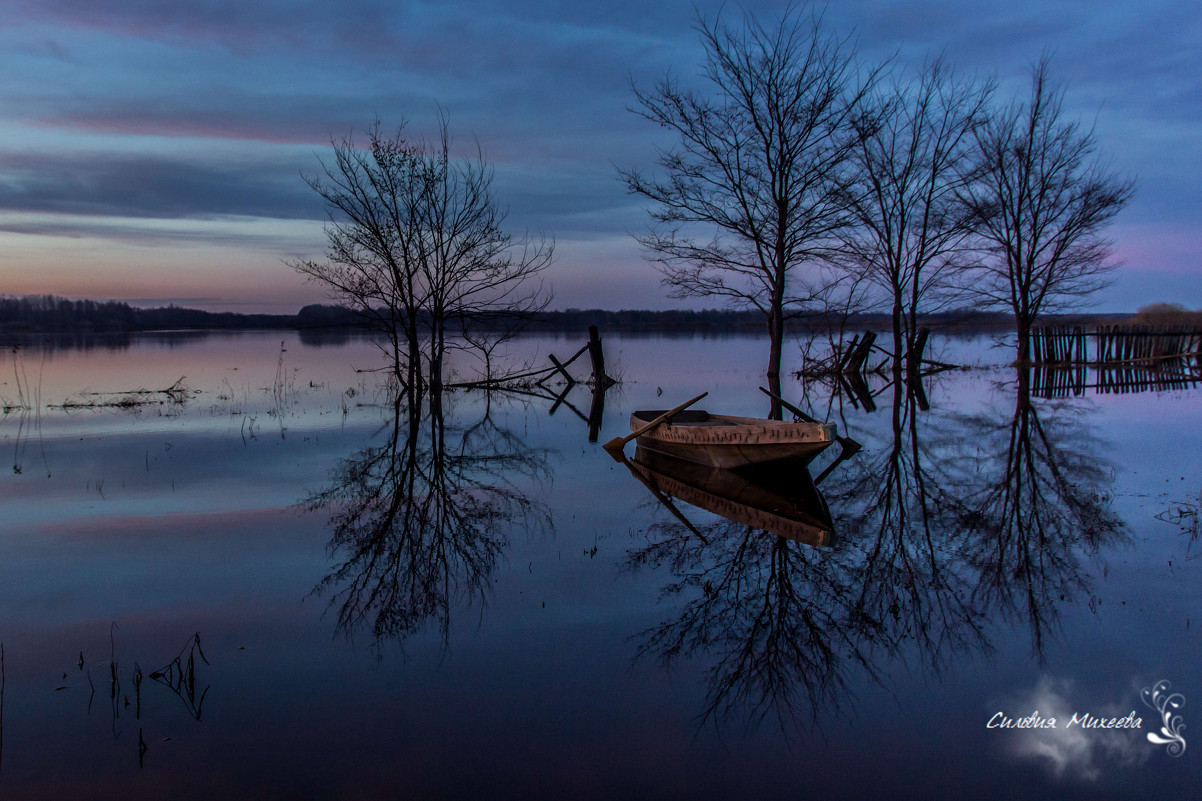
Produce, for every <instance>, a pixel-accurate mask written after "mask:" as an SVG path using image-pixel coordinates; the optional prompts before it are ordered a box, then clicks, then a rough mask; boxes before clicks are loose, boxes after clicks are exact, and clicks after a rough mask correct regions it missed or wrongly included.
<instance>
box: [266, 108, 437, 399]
mask: <svg viewBox="0 0 1202 801" xmlns="http://www.w3.org/2000/svg"><path fill="white" fill-rule="evenodd" d="M367 135H368V146H367V148H366V149H363V148H361V147H359V146H358V145H356V143H355V141H354V139H353V138H352V137H349V136H348V137H344V138H343V139H342V140H340V141H335V142H331V145H332V147H333V151H334V152H333V157H332V159H331V160H329V161H326V160H322V161H321V173H320V174H319V175H317V176H312V177H306V178H305V182H306V183H308V184H309V186H310V187H311V188H312V189H313V191H315V192H316V193H317V194H318V195H319V196H320V197H321V199H322V200H323V201H325V204H326V213H327V216H328V220H329V222H328V223H327V225H326V240H327V244H328V247H327V250H326V259H325V261H313V260H299V261H293V262H289V266H291V267H292V268H293V269H295V270H296V271H297V272H299V273H301V274H303V275H306V276H308V277H309V278H310V279H311V280H314V281H316V282H318V283H321V284H324V285H325V289H326V294H327V295H328V296H329V297H330V298H331V299H332V300H334V301H336V302H338V303H339V304H341V305H343V306H346V307H348V308H351V309H354V310H355V311H357V312H358V313H359V314H360V316H361V317H362V318H363V319H364V320H366V321H367V322H368V323H369V324H370V325H371V326H372V327H373V328H375V329H376V330H379V331H381V332H382V333H384V334H385V335H386V336H387V337H388V345H389V351H390V356H391V357H392V359H393V367H394V369H395V370H396V372H397V373H398V375H399V374H400V372H401V367H402V365H406V366H407V367H408V368H409V370H410V375H409V378H410V380H411V381H412V380H413V379H414V378H416V375H417V373H416V371H419V370H420V367H421V360H420V347H419V332H418V325H419V320H420V313H421V312H420V310H421V309H422V307H423V306H424V305H425V300H426V294H427V293H426V291H425V288H424V285H423V282H422V275H421V265H422V261H423V243H422V236H421V230H420V225H421V220H420V218H419V217H418V215H417V214H416V213H415V212H416V210H417V209H419V208H421V206H422V205H423V203H424V200H423V198H424V196H425V195H426V193H427V189H426V186H427V184H428V183H429V178H428V175H427V172H428V171H427V169H426V165H425V163H424V159H423V157H422V152H421V148H420V146H418V145H416V144H414V143H411V142H409V141H408V140H406V139H405V137H404V135H403V129H399V130H397V132H396V133H395V134H393V135H391V136H390V135H386V134H385V133H384V132H383V130H382V128H381V125H380V123H379V121H378V120H377V121H376V122H375V123H374V124H373V125H371V126H370V127H369V128H368V131H367Z"/></svg>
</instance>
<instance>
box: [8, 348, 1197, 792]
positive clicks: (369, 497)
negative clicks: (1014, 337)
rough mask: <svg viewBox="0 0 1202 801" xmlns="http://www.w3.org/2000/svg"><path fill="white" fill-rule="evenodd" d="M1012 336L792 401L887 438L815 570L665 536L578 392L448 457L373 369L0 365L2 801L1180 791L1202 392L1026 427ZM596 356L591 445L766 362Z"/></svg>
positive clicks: (175, 356)
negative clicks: (7, 462)
mask: <svg viewBox="0 0 1202 801" xmlns="http://www.w3.org/2000/svg"><path fill="white" fill-rule="evenodd" d="M583 343H584V336H583V335H581V336H579V337H570V336H563V335H547V336H531V337H527V338H524V339H521V340H518V341H517V342H516V343H514V344H513V346H512V348H511V351H512V354H511V355H512V357H513V358H514V359H517V360H522V361H526V360H528V361H531V362H533V363H535V364H537V365H539V366H541V365H543V364H545V363H546V362H547V356H548V354H552V353H554V354H555V355H557V356H558V357H559V358H561V359H562V358H565V357H567V356H569V355H571V354H572V353H573V352H575V351H576V350H577V348H578V347H579V346H580V345H582V344H583ZM1003 344H1004V343H999V342H997V341H995V339H993V338H990V337H978V338H963V339H948V338H938V337H936V338H935V341H934V348H935V354H936V356H937V357H938V358H939V359H940V360H941V361H946V362H949V363H955V364H959V365H966V366H969V367H971V369H961V370H950V371H946V372H942V373H939V374H937V375H932V376H929V377H927V378H926V379H925V380H924V382H923V387H922V388H923V395H922V397H920V398H916V397H915V396H914V395H913V394H910V395H907V394H906V393H905V392H904V391H899V390H898V388H897V387H895V386H891V385H889V383H888V381H887V380H886V379H885V378H884V377H879V376H877V377H873V378H872V379H871V380H870V381H869V386H868V391H869V392H870V393H871V395H872V397H871V398H870V399H869V401H870V402H869V403H868V404H865V403H864V400H865V397H864V396H863V395H860V396H859V397H857V396H856V395H854V394H850V393H849V392H848V391H847V390H846V388H844V389H842V390H839V389H837V388H836V387H834V386H833V385H831V384H829V383H826V384H824V383H822V382H819V381H813V382H808V387H806V388H805V390H804V391H803V386H802V382H801V381H799V380H798V379H796V378H790V379H789V380H787V381H786V383H785V394H786V395H787V397H788V398H789V399H790V400H791V401H794V402H800V403H801V404H802V405H804V406H805V407H806V408H807V409H808V410H809V411H810V412H811V413H812V414H814V415H815V416H818V417H821V418H823V419H830V420H831V421H833V422H836V423H838V425H839V430H840V433H841V434H846V435H848V436H851V437H853V438H854V439H855V440H857V441H858V442H860V443H861V444H862V445H863V450H862V451H860V452H859V453H858V454H856V455H855V456H853V457H852V458H850V459H848V460H846V461H844V462H842V463H840V464H838V465H836V466H835V467H834V468H833V469H831V470H829V471H827V470H826V468H827V467H829V466H830V465H831V463H832V462H833V461H834V457H835V456H836V455H837V451H838V448H837V447H833V448H831V449H829V451H828V452H827V453H825V454H823V455H822V456H821V457H820V458H819V459H818V460H817V461H816V462H815V463H814V464H813V465H812V466H811V474H812V477H814V478H818V477H819V476H821V480H820V481H819V482H818V484H817V489H818V490H819V492H820V493H821V496H822V500H823V501H824V503H825V506H826V510H825V511H827V512H829V519H830V528H831V530H832V536H831V538H830V544H829V545H821V546H813V545H809V544H804V543H801V542H797V541H794V540H790V539H784V538H781V537H778V536H776V535H774V534H771V533H766V532H764V531H759V530H755V529H752V528H749V527H748V526H747V525H745V524H742V523H739V522H732V521H729V520H726V519H724V518H721V517H719V516H717V515H715V514H713V513H712V512H708V511H705V510H703V509H699V508H696V507H694V506H691V505H690V504H688V503H686V502H684V501H679V502H677V503H676V504H675V505H674V508H675V511H676V512H677V513H679V516H678V515H677V514H674V513H673V511H672V510H671V509H668V508H666V507H665V506H664V505H662V504H661V503H659V502H658V501H657V500H656V497H655V495H654V494H653V493H652V492H651V491H649V489H648V488H647V487H646V486H645V485H644V484H643V483H641V482H640V481H639V480H637V479H636V478H635V476H633V475H632V473H631V472H630V471H629V470H628V469H626V468H625V467H624V466H623V465H622V464H619V463H617V462H615V461H614V460H613V459H611V458H610V457H609V455H608V454H607V453H606V452H605V451H604V450H603V449H602V448H601V446H600V445H599V444H598V443H596V442H590V441H589V438H588V424H587V422H586V420H585V419H584V418H585V417H587V415H588V413H589V409H590V401H591V398H590V393H589V389H588V387H586V386H583V385H578V386H577V387H575V388H573V389H572V390H571V391H570V392H568V393H567V395H566V396H565V397H564V398H563V399H562V401H561V402H558V403H557V402H556V400H555V398H554V397H534V396H522V395H507V394H501V393H493V394H491V395H486V394H485V393H482V392H476V391H459V392H452V393H448V394H447V395H446V397H445V398H444V401H443V409H442V413H441V424H440V425H437V426H434V425H432V424H431V422H430V420H429V419H428V417H427V416H423V417H421V418H420V419H413V420H408V419H407V411H408V409H407V408H402V407H401V406H397V405H396V404H394V403H393V402H392V399H391V398H390V396H389V393H388V392H387V391H385V390H384V389H382V387H381V384H380V382H379V380H378V379H377V378H376V376H375V374H373V373H370V372H364V370H368V369H370V368H373V367H375V366H376V365H378V364H379V363H380V362H381V357H380V354H379V352H378V350H377V349H376V348H375V347H374V345H373V344H372V343H371V342H370V340H368V339H365V338H355V337H349V338H348V337H343V338H336V339H334V340H330V339H322V338H316V339H314V338H308V337H303V336H299V335H297V334H294V333H279V332H274V333H241V334H197V335H192V334H172V335H143V336H135V337H130V338H116V339H113V338H103V337H94V338H93V337H77V338H70V339H67V340H64V339H54V338H45V339H30V340H25V341H22V343H21V345H20V347H19V348H18V349H17V350H16V351H14V350H13V348H12V346H11V344H9V345H7V346H6V347H5V349H4V351H3V354H4V357H5V359H4V362H3V363H0V404H2V405H3V406H4V407H5V411H4V412H3V413H0V448H3V451H4V453H5V457H6V458H8V459H11V469H5V470H4V471H3V478H2V479H0V503H2V504H3V505H2V508H3V521H2V523H0V644H2V648H3V650H2V654H3V656H2V659H0V667H2V671H0V672H2V683H0V727H2V728H0V793H2V794H3V795H5V796H6V797H10V798H67V797H71V798H123V799H125V798H131V797H132V798H150V797H155V798H260V799H268V798H329V799H336V798H411V797H412V798H444V797H446V798H466V797H472V796H477V795H479V794H487V796H488V797H502V798H540V797H555V798H617V797H621V798H669V797H684V796H687V797H690V798H751V797H766V796H769V795H770V794H771V795H775V796H781V797H789V798H797V797H808V796H810V795H814V796H819V797H824V798H856V797H864V794H865V793H867V792H870V791H874V790H875V791H880V790H891V791H893V794H894V795H898V794H900V795H901V796H902V797H921V796H925V797H938V796H942V795H948V796H951V797H969V796H971V797H974V798H986V799H987V798H1028V797H1064V798H1145V797H1146V798H1172V797H1178V798H1185V797H1191V796H1192V795H1193V794H1194V793H1195V792H1196V788H1197V787H1198V786H1200V785H1202V742H1199V743H1190V744H1189V747H1186V748H1185V750H1184V751H1183V752H1181V753H1180V754H1179V755H1177V756H1174V755H1173V754H1174V753H1176V750H1174V749H1179V747H1181V746H1185V745H1186V744H1187V743H1188V741H1189V740H1190V739H1191V735H1190V732H1191V731H1193V730H1195V729H1196V728H1199V727H1198V726H1197V724H1195V721H1202V681H1200V679H1202V672H1200V670H1199V665H1202V642H1200V636H1199V635H1200V633H1202V609H1200V604H1199V601H1200V600H1202V561H1199V560H1198V558H1197V557H1198V555H1199V554H1200V553H1202V542H1198V541H1197V533H1198V514H1199V505H1200V504H1202V428H1200V427H1199V425H1198V420H1199V419H1200V413H1202V390H1200V389H1198V388H1196V387H1190V386H1183V387H1177V388H1165V387H1160V388H1157V387H1151V388H1148V389H1146V390H1143V391H1123V392H1117V391H1106V390H1104V389H1101V388H1099V387H1100V386H1102V385H1105V384H1106V383H1107V382H1108V381H1109V380H1110V379H1109V378H1107V377H1106V376H1099V375H1097V374H1095V373H1094V372H1093V371H1092V370H1091V371H1088V372H1087V373H1085V374H1084V375H1083V376H1078V377H1074V378H1073V379H1072V380H1073V381H1074V382H1075V383H1076V384H1077V385H1078V387H1077V388H1076V389H1075V390H1074V389H1073V388H1069V389H1067V390H1065V391H1060V390H1057V391H1054V392H1045V391H1043V387H1044V386H1045V385H1046V382H1044V383H1040V382H1039V381H1036V386H1035V388H1034V389H1033V390H1032V391H1031V393H1030V397H1029V398H1028V399H1023V398H1022V397H1020V396H1019V394H1018V393H1019V389H1018V383H1019V382H1018V381H1017V380H1016V373H1015V371H1014V369H1013V368H1011V367H1007V366H1005V365H1006V363H1007V362H1008V361H1009V360H1010V359H1011V358H1012V351H1011V350H1009V349H1007V348H1005V347H1004V346H1003ZM605 347H606V356H607V359H608V360H609V365H610V368H611V369H610V372H611V373H615V374H616V375H618V376H620V377H621V379H622V383H621V384H619V385H618V386H616V387H613V388H611V389H610V390H609V391H608V392H607V393H606V396H605V398H604V416H603V418H602V425H601V429H600V433H599V441H600V442H605V441H606V440H609V439H610V438H612V437H616V436H622V435H625V434H626V433H628V432H629V425H628V419H629V415H630V412H631V411H632V410H635V409H643V408H664V407H668V406H673V405H675V404H676V403H679V402H681V401H683V400H685V399H687V398H690V397H692V396H694V395H696V394H698V393H699V392H702V391H706V390H708V391H709V392H710V396H709V397H708V398H707V399H706V400H705V402H704V404H703V405H704V406H705V407H706V408H708V409H710V410H711V411H721V412H725V413H730V414H745V415H749V416H763V415H765V414H766V413H767V408H768V404H767V400H766V398H764V396H763V395H762V394H761V393H760V392H759V391H757V387H758V386H759V385H760V384H762V383H763V377H762V376H763V365H764V361H765V357H766V345H765V343H764V342H763V341H762V340H761V339H759V338H756V337H749V336H732V337H714V338H703V337H666V336H630V335H627V336H620V335H615V334H607V335H606V336H605ZM790 353H791V356H792V357H793V358H792V361H793V364H792V366H791V369H797V367H798V366H799V364H800V350H799V348H798V347H797V346H793V347H791V348H790ZM571 369H572V370H573V372H574V373H575V374H576V375H577V377H579V378H584V377H587V373H588V369H587V367H586V366H584V365H583V360H582V361H581V362H577V363H576V364H575V365H573V367H572V368H571ZM181 377H183V378H184V381H183V382H182V383H179V384H177V381H178V380H179V379H180V378H181ZM1057 380H1058V381H1059V380H1060V379H1057ZM1066 380H1067V379H1066ZM172 388H174V390H175V391H174V392H173V393H172V394H170V395H169V394H167V393H164V392H161V391H160V390H167V389H172ZM554 389H555V392H556V393H558V392H559V388H554ZM134 390H146V392H142V393H134V392H133V391H134ZM1045 394H1046V395H1053V396H1056V397H1041V395H1045ZM866 406H867V407H871V408H866ZM633 452H634V445H633V444H630V445H628V446H627V453H628V454H633ZM823 473H825V475H823ZM800 480H802V477H799V481H800ZM417 501H420V503H418V502H417ZM681 518H684V519H685V520H687V521H688V522H687V524H686V523H685V522H682V519H681ZM1193 618H1198V619H1197V620H1194V619H1193ZM1165 681H1167V682H1168V683H1169V685H1168V686H1165V685H1163V684H1161V682H1165ZM1179 703H1183V704H1184V705H1183V706H1176V704H1179ZM1195 710H1199V711H1197V712H1195ZM1132 712H1134V718H1138V719H1140V721H1141V724H1140V727H1139V728H1110V729H1090V728H1083V727H1082V725H1081V723H1080V721H1081V720H1082V719H1083V718H1084V716H1085V715H1089V716H1091V718H1092V719H1101V720H1114V719H1123V718H1127V719H1131V716H1130V713H1132ZM999 713H1000V714H999ZM1073 715H1076V716H1077V717H1076V720H1077V722H1076V723H1071V721H1072V716H1073ZM1166 715H1167V717H1166ZM1174 715H1175V716H1178V717H1179V721H1178V722H1177V723H1174V722H1173V716H1174ZM1032 717H1034V718H1037V719H1038V720H1040V721H1047V720H1049V719H1052V718H1054V719H1055V724H1056V725H1055V728H1051V727H1049V728H1042V729H1015V728H1003V727H1000V726H999V725H998V724H1000V723H1002V722H1003V721H1004V720H1006V719H1009V720H1010V721H1012V722H1017V721H1020V720H1022V719H1025V718H1026V719H1029V718H1032ZM1070 724H1071V725H1070ZM1162 728H1164V729H1166V730H1167V731H1165V732H1162ZM1149 734H1153V735H1154V738H1153V739H1157V738H1158V739H1159V740H1160V741H1161V742H1153V741H1152V740H1150V739H1149Z"/></svg>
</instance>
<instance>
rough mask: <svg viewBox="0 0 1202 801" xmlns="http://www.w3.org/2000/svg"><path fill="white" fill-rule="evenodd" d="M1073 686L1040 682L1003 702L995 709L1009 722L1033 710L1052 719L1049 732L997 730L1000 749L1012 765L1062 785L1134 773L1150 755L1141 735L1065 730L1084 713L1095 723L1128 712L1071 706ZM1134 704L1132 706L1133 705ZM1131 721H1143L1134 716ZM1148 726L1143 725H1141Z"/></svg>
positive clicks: (1137, 731)
mask: <svg viewBox="0 0 1202 801" xmlns="http://www.w3.org/2000/svg"><path fill="white" fill-rule="evenodd" d="M1072 692H1073V685H1072V683H1071V682H1069V681H1062V680H1060V681H1058V680H1056V679H1052V678H1049V677H1046V676H1045V677H1043V678H1041V679H1040V681H1039V683H1038V684H1037V685H1036V686H1035V688H1034V689H1033V690H1030V691H1028V692H1024V693H1019V694H1017V695H1015V696H1013V697H1011V698H1008V699H1005V700H1003V701H1002V702H1001V703H1000V704H999V705H998V708H999V709H1001V710H1002V711H1004V712H1006V714H1007V715H1008V716H1009V717H1012V718H1015V719H1017V718H1022V717H1025V716H1027V715H1028V714H1031V712H1032V711H1035V710H1038V713H1039V715H1040V717H1043V718H1055V719H1056V728H1054V729H1042V728H1040V729H1010V730H997V731H996V732H993V733H996V734H998V735H999V736H1000V737H1003V738H1005V740H1004V745H1003V748H1004V749H1005V750H1006V753H1007V755H1008V756H1009V757H1010V758H1011V759H1014V760H1016V761H1020V762H1034V763H1036V764H1039V765H1042V766H1043V767H1044V768H1045V769H1046V770H1047V771H1048V773H1050V774H1051V775H1053V776H1055V777H1056V778H1057V779H1061V780H1065V781H1081V780H1084V781H1089V782H1096V781H1098V779H1100V778H1101V777H1102V774H1103V771H1104V770H1105V769H1106V768H1109V767H1114V766H1120V767H1133V766H1135V765H1139V764H1142V763H1143V762H1145V761H1146V760H1147V759H1148V757H1149V756H1150V755H1151V750H1150V749H1149V748H1148V746H1147V742H1146V741H1145V740H1144V737H1143V731H1144V730H1141V729H1135V730H1129V729H1083V728H1080V727H1079V726H1073V727H1071V728H1069V727H1067V724H1068V722H1069V720H1070V719H1071V718H1072V716H1073V714H1074V713H1075V714H1078V715H1081V714H1084V713H1086V712H1088V713H1089V714H1091V715H1093V716H1094V717H1123V716H1125V715H1127V714H1128V713H1129V712H1130V711H1131V708H1128V709H1120V708H1119V707H1116V706H1114V705H1113V704H1104V705H1101V706H1097V707H1093V708H1088V709H1087V708H1084V707H1082V706H1080V705H1079V701H1077V700H1072V699H1071V698H1070V696H1071V695H1072ZM1132 703H1134V701H1133V702H1132ZM1136 717H1140V718H1146V716H1145V715H1143V714H1142V712H1140V711H1138V710H1136ZM1146 723H1147V721H1146V720H1145V724H1146Z"/></svg>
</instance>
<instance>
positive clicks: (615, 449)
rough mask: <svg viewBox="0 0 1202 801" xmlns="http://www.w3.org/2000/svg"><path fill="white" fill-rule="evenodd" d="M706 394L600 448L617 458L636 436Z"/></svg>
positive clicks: (706, 393)
mask: <svg viewBox="0 0 1202 801" xmlns="http://www.w3.org/2000/svg"><path fill="white" fill-rule="evenodd" d="M708 394H709V393H708V392H702V393H701V394H700V395H698V396H697V397H695V398H693V399H692V400H691V401H686V402H685V403H682V404H680V405H679V406H677V407H676V408H675V409H669V410H668V411H666V412H664V413H663V414H661V415H660V416H659V417H657V418H655V419H654V420H652V421H651V422H650V423H648V424H647V425H645V426H639V427H638V428H636V429H635V430H634V431H631V432H630V433H629V434H627V435H626V436H624V437H614V438H613V439H611V440H610V441H609V442H607V443H605V444H604V445H602V446H601V447H603V448H605V450H607V451H609V454H610V456H614V458H617V457H616V455H615V454H618V453H621V452H622V449H623V448H625V447H626V443H627V442H630V440H632V439H634V438H635V437H637V436H640V435H641V434H646V433H647V432H648V431H650V430H651V429H653V428H655V427H656V426H658V425H659V424H660V423H662V422H664V421H665V420H667V419H668V418H670V417H672V415H674V414H678V413H680V412H683V411H684V410H685V409H687V408H689V407H690V406H692V405H693V404H694V403H696V402H697V401H699V400H701V399H702V398H704V397H705V396H706V395H708Z"/></svg>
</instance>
